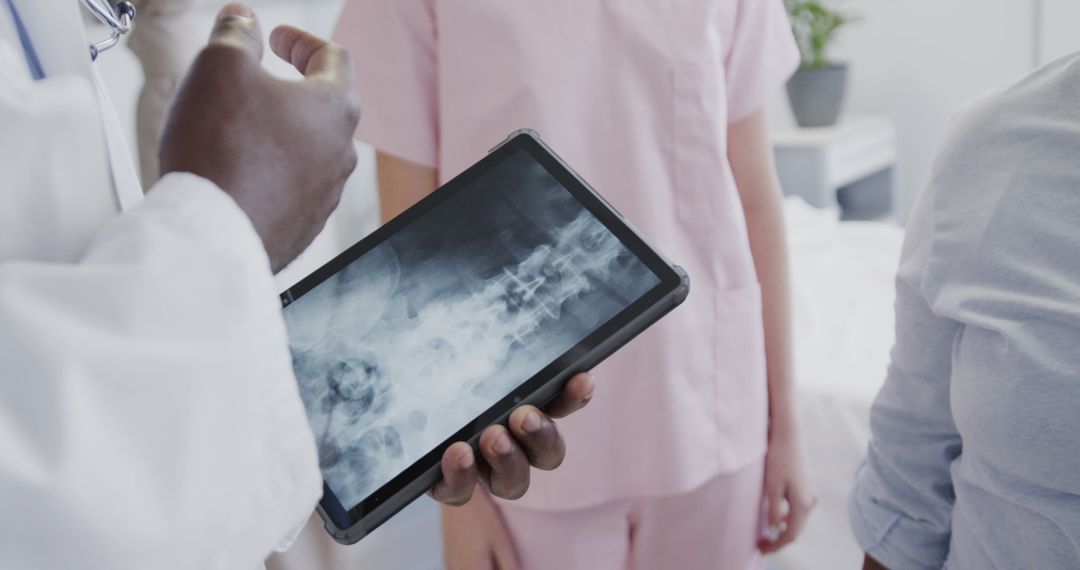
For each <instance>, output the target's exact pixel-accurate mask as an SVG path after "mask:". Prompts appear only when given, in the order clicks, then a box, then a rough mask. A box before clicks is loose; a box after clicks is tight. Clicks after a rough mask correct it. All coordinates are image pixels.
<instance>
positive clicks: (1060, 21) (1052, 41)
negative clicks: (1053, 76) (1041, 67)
mask: <svg viewBox="0 0 1080 570" xmlns="http://www.w3.org/2000/svg"><path fill="white" fill-rule="evenodd" d="M1032 2H1033V4H1034V5H1035V6H1036V7H1038V8H1039V12H1041V16H1042V17H1041V18H1039V28H1038V31H1040V32H1041V34H1040V36H1041V41H1040V42H1039V55H1040V56H1041V57H1040V60H1041V61H1042V62H1043V63H1048V62H1050V61H1053V60H1055V59H1057V58H1059V57H1062V56H1064V55H1067V54H1070V53H1073V52H1075V51H1077V50H1080V31H1078V29H1077V28H1078V26H1080V0H1032Z"/></svg>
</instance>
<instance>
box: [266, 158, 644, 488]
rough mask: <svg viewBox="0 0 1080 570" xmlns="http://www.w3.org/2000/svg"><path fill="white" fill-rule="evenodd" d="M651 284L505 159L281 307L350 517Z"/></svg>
mask: <svg viewBox="0 0 1080 570" xmlns="http://www.w3.org/2000/svg"><path fill="white" fill-rule="evenodd" d="M657 284H659V279H658V278H657V277H656V276H655V274H653V273H652V272H651V271H650V270H649V269H648V268H646V267H645V265H643V264H642V263H641V261H640V260H638V259H637V258H636V257H635V256H634V255H633V254H632V253H631V252H630V251H629V250H628V249H626V248H625V247H624V246H623V245H622V244H621V243H620V242H619V241H618V240H617V239H616V238H615V236H614V235H612V234H611V233H610V232H609V231H608V230H607V228H605V227H604V226H603V225H602V224H601V223H600V222H599V221H598V220H597V219H596V218H594V217H593V216H592V214H590V213H589V212H588V211H587V210H585V209H584V208H583V207H582V206H581V205H580V204H579V203H578V201H577V200H575V199H574V198H573V197H572V196H571V194H570V193H569V192H568V191H567V190H566V189H564V188H563V187H562V186H561V185H559V183H558V182H557V181H556V180H555V179H554V178H553V177H552V176H551V175H550V174H548V172H547V171H546V170H545V169H544V168H543V167H542V166H541V165H540V164H538V163H536V162H535V161H534V160H533V159H532V157H531V156H530V155H528V154H527V153H525V152H524V151H521V152H518V153H516V154H513V155H511V156H510V157H508V158H507V159H505V160H504V161H503V162H502V163H500V164H499V165H497V166H496V167H494V168H492V169H491V170H489V171H488V172H487V173H485V174H484V175H482V176H481V177H479V178H477V179H476V180H474V181H473V182H472V183H471V184H470V185H469V186H468V187H467V188H463V189H461V190H460V191H458V192H456V193H455V194H454V196H452V197H451V198H449V199H447V200H446V201H444V202H443V203H442V204H440V205H439V206H438V207H436V208H435V209H433V210H430V211H428V212H427V213H425V214H424V215H423V216H421V217H419V218H418V219H416V220H414V221H413V223H412V224H410V225H409V226H408V227H407V228H405V229H404V230H401V231H399V232H398V233H397V234H395V235H394V236H393V237H391V238H390V239H388V240H387V241H385V242H383V243H382V244H380V245H379V246H377V247H375V248H374V249H372V250H370V251H369V252H368V253H366V254H364V255H363V256H362V257H360V258H359V259H357V260H356V261H355V262H353V263H352V264H351V265H349V266H348V267H347V268H345V269H344V270H343V271H341V272H340V273H338V274H337V275H335V276H334V277H332V278H330V279H328V280H327V281H325V282H323V283H322V284H320V285H319V286H317V287H316V288H315V289H313V290H311V291H310V292H308V293H307V294H306V295H304V296H302V297H300V298H299V299H297V300H296V301H294V302H293V303H292V304H291V305H289V306H288V307H287V308H286V310H285V320H286V324H287V325H288V329H289V337H290V345H291V349H292V355H293V361H294V367H295V370H296V376H297V379H298V380H299V382H300V392H301V395H302V397H303V399H304V403H305V405H306V407H307V413H308V419H309V420H310V423H311V428H312V429H313V430H314V432H315V436H316V439H317V441H318V446H319V460H320V463H321V467H322V470H323V475H324V477H325V478H326V481H327V483H328V484H329V486H330V488H331V489H332V490H333V491H334V493H335V494H336V495H337V496H338V499H339V500H340V501H341V503H342V504H343V505H345V506H346V507H352V506H354V505H357V504H359V503H360V502H361V501H362V500H363V499H364V498H366V497H367V496H368V495H370V494H371V493H372V492H374V491H375V490H377V489H378V488H379V487H381V486H382V485H384V484H386V483H387V482H389V481H390V480H391V479H392V478H393V477H394V476H395V475H397V474H398V473H400V472H401V471H402V470H404V469H405V468H406V467H408V466H409V465H411V464H412V463H413V462H415V461H417V460H418V459H420V458H421V457H423V456H424V455H425V454H427V453H428V452H429V451H431V450H432V449H433V448H435V447H436V446H438V445H439V444H440V443H442V442H443V441H444V440H445V439H447V438H448V437H450V436H451V435H453V434H454V433H455V432H457V431H458V430H459V429H461V428H462V427H464V426H465V425H466V424H468V423H469V422H471V421H472V420H473V419H475V418H476V417H477V416H479V415H480V414H481V413H483V412H484V411H485V410H487V409H488V408H490V407H491V406H492V405H493V404H495V403H496V402H497V401H499V400H500V399H502V398H504V397H505V396H507V395H508V394H509V393H510V392H512V391H513V390H514V389H515V388H516V387H518V386H519V385H521V384H522V383H523V382H525V381H526V380H528V379H529V378H530V377H532V376H533V375H534V374H536V373H537V372H539V371H540V370H541V369H543V368H544V367H545V366H547V365H548V364H550V363H552V362H553V361H554V360H556V359H557V358H558V357H559V356H561V355H562V354H564V353H565V352H566V351H568V350H569V349H571V348H572V347H573V346H575V345H576V344H577V343H578V342H580V341H581V340H582V339H584V338H585V337H586V336H588V335H589V334H590V333H592V332H594V331H595V330H597V329H598V328H599V327H600V326H601V325H603V324H604V323H605V322H607V321H608V320H609V319H611V318H612V317H614V316H615V315H616V314H617V313H619V312H620V311H621V310H623V309H625V308H626V307H627V306H629V305H630V304H631V303H632V302H634V301H635V300H637V299H638V298H640V297H641V296H642V295H644V294H645V293H646V292H647V291H649V290H650V289H652V288H653V287H655V286H656V285H657Z"/></svg>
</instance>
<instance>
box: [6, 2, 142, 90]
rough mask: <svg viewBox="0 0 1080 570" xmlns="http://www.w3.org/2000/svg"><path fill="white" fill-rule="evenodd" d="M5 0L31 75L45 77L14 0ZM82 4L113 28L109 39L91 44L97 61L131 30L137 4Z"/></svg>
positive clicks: (36, 77)
mask: <svg viewBox="0 0 1080 570" xmlns="http://www.w3.org/2000/svg"><path fill="white" fill-rule="evenodd" d="M3 1H4V4H5V5H6V6H7V8H8V10H9V11H10V12H11V17H12V18H13V19H14V24H15V31H16V33H17V34H18V36H19V43H21V44H22V48H23V53H24V54H25V56H26V64H27V65H28V66H29V68H30V75H31V76H32V77H33V78H34V79H35V80H39V79H44V78H45V69H44V68H43V67H42V65H41V60H40V59H38V56H37V51H36V50H34V44H33V42H31V41H30V35H29V34H28V33H27V31H26V27H25V26H24V25H23V23H22V19H21V18H19V11H18V10H16V9H15V4H14V2H13V1H12V0H3ZM82 4H83V6H84V7H86V9H87V10H90V12H91V13H92V14H94V17H96V18H97V19H98V20H99V21H101V23H103V24H105V25H106V26H108V27H109V29H110V30H112V33H111V34H110V36H109V37H108V38H107V39H105V40H102V41H100V42H97V43H92V44H90V60H91V61H97V58H98V56H99V55H101V52H103V51H106V50H108V49H110V48H112V47H113V46H115V45H116V44H118V43H120V38H121V37H122V36H123V35H124V34H126V33H128V32H130V31H131V23H132V22H133V21H135V6H133V5H132V4H131V2H120V3H118V4H117V5H116V8H113V7H112V6H111V5H110V4H109V3H108V2H107V1H106V0H82Z"/></svg>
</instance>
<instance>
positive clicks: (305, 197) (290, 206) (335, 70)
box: [160, 4, 360, 272]
mask: <svg viewBox="0 0 1080 570" xmlns="http://www.w3.org/2000/svg"><path fill="white" fill-rule="evenodd" d="M270 47H271V48H272V49H273V51H274V53H275V54H277V56H278V57H280V58H282V59H283V60H285V61H287V62H289V63H291V64H292V65H293V66H294V67H296V69H297V70H298V71H299V72H300V73H302V74H303V75H304V79H303V80H301V81H286V80H282V79H277V78H275V77H272V76H271V75H270V74H269V73H267V72H266V71H264V70H263V69H262V67H261V65H260V62H261V60H262V56H263V37H262V31H261V29H260V26H259V22H258V19H257V18H256V16H255V13H254V12H253V11H252V10H251V8H249V7H247V6H244V5H242V4H230V5H229V6H226V7H225V8H224V9H223V10H222V11H221V13H220V14H219V15H218V19H217V23H216V24H215V26H214V31H213V33H212V35H211V38H210V43H209V45H208V46H207V47H206V48H205V49H204V50H203V51H202V53H201V54H199V56H198V58H197V59H196V60H195V62H194V64H193V65H192V67H191V70H190V71H189V72H188V74H187V77H186V78H185V79H184V82H183V84H182V85H181V86H180V88H179V91H178V92H177V95H176V100H175V103H174V105H173V108H172V109H171V111H170V113H169V116H168V117H167V120H166V124H165V130H164V132H163V134H162V141H161V147H160V160H161V172H162V174H163V175H164V174H168V173H170V172H190V173H192V174H196V175H199V176H201V177H203V178H206V179H208V180H210V181H212V182H214V183H215V184H217V185H218V186H219V187H221V189H222V190H224V191H225V192H226V193H227V194H229V195H230V196H231V197H232V198H233V200H235V201H236V203H237V204H238V205H239V206H240V208H241V209H242V210H243V211H244V212H245V213H246V214H247V215H248V217H249V218H250V219H251V222H252V224H253V225H254V227H255V230H256V232H257V233H258V234H259V237H260V238H261V239H262V242H263V245H264V246H265V247H266V251H267V253H268V254H269V256H270V263H271V266H272V267H273V269H274V271H275V272H276V271H278V270H280V269H281V268H283V267H285V266H286V265H287V264H288V263H289V262H291V261H292V260H293V259H294V258H295V257H296V256H297V255H299V254H300V252H301V251H303V250H304V249H305V248H306V247H307V246H308V245H310V243H311V242H312V240H314V239H315V236H316V235H318V233H319V231H321V230H322V228H323V226H324V225H325V223H326V219H327V218H328V217H329V216H330V214H331V212H333V210H334V208H336V207H337V204H338V201H339V199H340V198H341V191H342V189H343V188H344V186H345V181H346V180H347V179H348V177H349V175H350V174H352V171H353V169H355V168H356V161H357V157H356V151H355V149H354V147H353V143H352V133H353V131H354V130H355V128H356V125H357V122H358V121H359V118H360V106H359V103H358V101H357V98H356V95H355V88H354V87H355V86H354V78H353V68H352V63H351V61H350V58H349V54H348V53H346V52H345V50H344V49H342V48H340V47H338V46H336V45H334V44H332V43H330V42H327V41H325V40H322V39H319V38H317V37H315V36H312V35H311V34H308V33H307V32H304V31H301V30H299V29H296V28H293V27H290V26H282V27H279V28H276V29H275V30H274V31H273V33H271V35H270Z"/></svg>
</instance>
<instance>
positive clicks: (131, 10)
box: [82, 0, 135, 61]
mask: <svg viewBox="0 0 1080 570" xmlns="http://www.w3.org/2000/svg"><path fill="white" fill-rule="evenodd" d="M82 5H83V6H85V7H86V9H87V10H90V13H92V14H93V15H94V17H95V18H97V19H98V21H100V22H101V23H102V24H105V25H106V26H107V27H108V28H109V30H111V32H112V34H111V35H110V36H109V37H108V38H106V39H104V40H102V41H100V42H97V43H92V44H90V59H91V60H94V61H97V58H98V56H99V55H101V53H102V52H104V51H106V50H108V49H110V48H112V47H113V46H115V45H116V44H118V43H119V42H120V38H121V37H122V36H123V35H124V34H127V33H128V32H130V31H131V23H132V22H134V21H135V6H133V5H132V4H131V2H119V3H117V4H116V7H115V8H113V7H112V6H111V5H110V4H109V2H108V1H107V0H82Z"/></svg>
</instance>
